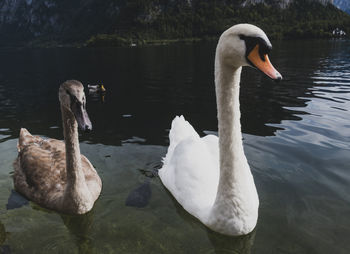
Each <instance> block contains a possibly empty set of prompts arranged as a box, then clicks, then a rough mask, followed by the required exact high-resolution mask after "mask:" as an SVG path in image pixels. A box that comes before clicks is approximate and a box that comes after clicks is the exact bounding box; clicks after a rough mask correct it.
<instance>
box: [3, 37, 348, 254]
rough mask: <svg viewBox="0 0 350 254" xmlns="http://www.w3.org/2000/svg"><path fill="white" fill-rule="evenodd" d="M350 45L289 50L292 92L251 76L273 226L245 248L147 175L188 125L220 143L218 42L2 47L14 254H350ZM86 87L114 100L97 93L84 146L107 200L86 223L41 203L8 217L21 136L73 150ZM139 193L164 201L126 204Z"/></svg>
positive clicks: (285, 57)
mask: <svg viewBox="0 0 350 254" xmlns="http://www.w3.org/2000/svg"><path fill="white" fill-rule="evenodd" d="M349 48H350V41H345V40H332V41H285V42H280V43H275V44H274V50H273V51H272V54H271V57H270V58H271V60H272V62H273V64H274V65H275V67H276V68H277V69H278V70H279V71H280V72H281V73H282V75H283V76H284V78H285V79H284V81H283V82H281V83H279V84H275V83H273V82H272V81H270V80H269V79H267V78H266V77H264V76H263V75H262V74H261V73H259V72H258V71H256V70H253V69H248V68H246V69H244V71H243V75H242V85H241V111H242V119H241V121H242V131H243V133H244V148H245V152H246V156H247V158H248V161H249V164H250V165H251V168H252V171H253V174H254V177H255V182H256V185H257V189H258V193H259V197H260V215H259V221H258V225H257V228H256V230H255V231H254V232H253V233H252V234H250V235H248V236H245V237H238V238H232V237H226V236H222V235H219V234H216V233H214V232H211V231H210V230H208V229H206V228H205V227H204V226H203V225H202V224H201V223H199V222H198V221H197V220H196V219H195V218H193V217H192V216H191V215H189V214H187V213H186V212H185V211H184V210H183V209H182V208H181V206H179V205H178V204H177V203H176V202H175V200H174V199H173V198H172V197H171V195H170V194H169V193H168V192H167V191H166V189H165V188H164V187H163V186H162V184H161V182H160V180H159V178H157V177H153V178H149V177H147V176H149V175H150V174H149V173H148V171H152V170H154V169H156V168H158V167H159V166H160V165H161V158H162V157H163V156H164V155H165V153H166V149H167V145H168V131H169V128H170V123H171V120H172V119H173V118H174V116H175V115H180V114H183V115H184V116H185V117H186V119H187V120H189V121H190V122H191V124H192V125H193V126H194V127H195V128H196V130H197V131H198V132H199V133H200V134H201V135H204V134H205V133H212V132H214V133H216V132H217V120H216V104H215V103H216V102H215V91H214V83H213V78H214V77H213V59H214V52H215V44H193V45H170V46H158V47H145V48H113V49H112V48H111V49H86V48H82V49H69V48H68V49H67V48H59V49H0V59H1V61H0V246H2V247H0V253H1V251H3V252H4V251H7V252H10V253H259V254H260V253H269V254H270V253H344V254H345V253H350V242H349V237H350V216H349V214H350V191H349V186H350V156H349V152H350V145H349V142H350V120H349V119H350V112H349V110H350V51H349ZM72 78H74V79H78V80H80V81H82V82H83V84H85V85H87V84H88V83H92V84H96V83H99V82H102V83H103V84H104V85H105V87H106V89H107V93H106V95H105V97H104V103H102V98H101V97H99V96H91V95H90V96H88V101H87V109H88V112H89V115H90V118H91V121H92V123H93V127H94V130H93V132H92V133H90V134H88V135H87V134H84V135H81V137H80V140H81V150H82V152H83V153H84V154H85V155H86V156H87V157H88V158H89V159H90V161H91V162H92V164H93V165H94V166H95V167H96V168H97V171H98V172H99V174H100V176H101V178H102V181H103V190H102V194H101V197H100V198H99V200H98V201H97V202H96V204H95V207H94V209H93V210H92V211H91V212H90V213H88V214H87V215H83V216H67V215H60V214H57V213H55V212H52V211H48V210H44V209H42V208H40V207H38V206H37V205H35V204H33V203H30V204H29V205H28V206H24V207H22V208H19V209H14V210H6V204H7V202H8V197H9V196H10V193H11V190H12V189H13V184H12V178H11V172H12V171H13V168H12V162H13V160H14V159H15V157H16V155H17V151H16V142H17V140H16V139H17V138H18V132H19V129H20V128H21V127H26V128H27V129H28V130H29V131H30V132H31V133H33V134H38V135H42V136H47V137H53V138H58V139H62V126H61V118H60V111H59V104H58V98H57V97H58V96H57V92H58V87H59V85H60V83H61V82H63V81H64V80H66V79H72ZM142 186H143V187H142ZM145 186H146V187H145ZM137 188H141V190H145V188H146V190H147V191H146V193H150V195H148V196H147V195H146V196H147V197H145V199H146V204H147V205H146V206H145V207H143V208H135V207H128V206H126V205H125V201H126V200H127V198H128V196H129V195H130V193H132V192H133V191H134V190H135V189H136V190H137Z"/></svg>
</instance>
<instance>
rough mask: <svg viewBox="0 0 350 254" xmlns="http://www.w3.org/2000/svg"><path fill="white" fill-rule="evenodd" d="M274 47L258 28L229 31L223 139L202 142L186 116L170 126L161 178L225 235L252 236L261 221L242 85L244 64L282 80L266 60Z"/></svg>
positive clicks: (221, 83) (223, 47) (219, 53)
mask: <svg viewBox="0 0 350 254" xmlns="http://www.w3.org/2000/svg"><path fill="white" fill-rule="evenodd" d="M271 48H272V46H271V43H270V41H269V39H268V38H267V36H266V34H265V33H264V32H263V31H262V30H261V29H260V28H258V27H256V26H253V25H249V24H240V25H236V26H233V27H231V28H230V29H228V30H226V31H225V32H224V33H223V34H222V35H221V37H220V39H219V42H218V45H217V48H216V57H215V86H216V97H217V108H218V122H219V126H218V129H219V138H217V137H216V136H213V135H208V136H205V137H203V138H200V137H199V135H198V134H197V133H196V131H195V130H194V129H193V127H192V126H191V125H190V124H189V123H188V122H187V121H185V119H184V118H183V117H182V116H181V117H176V118H175V119H174V120H173V122H172V125H171V130H170V133H169V139H170V145H169V148H168V152H167V154H166V157H165V158H164V164H163V167H162V168H161V169H160V171H159V176H160V178H161V180H162V182H163V184H164V185H165V186H166V188H167V189H168V190H169V191H170V192H171V193H172V194H173V196H174V197H175V198H176V200H177V201H178V202H179V203H180V204H181V205H182V206H183V208H184V209H185V210H186V211H188V212H189V213H190V214H192V215H193V216H195V217H196V218H198V219H199V220H200V221H201V222H202V223H203V224H205V225H206V226H207V227H209V228H210V229H212V230H214V231H217V232H219V233H222V234H226V235H244V234H248V233H249V232H251V231H252V230H253V229H254V228H255V226H256V223H257V218H258V207H259V198H258V194H257V191H256V187H255V184H254V179H253V176H252V174H251V171H250V168H249V165H248V162H247V159H246V157H245V155H244V150H243V144H242V134H241V124H240V109H239V86H240V84H239V83H240V76H241V69H242V66H252V67H256V68H258V69H260V70H261V71H263V72H264V73H265V74H267V75H268V76H269V77H271V78H272V79H276V80H280V79H282V76H281V75H280V74H279V73H278V72H277V71H276V70H275V68H274V67H273V66H272V64H271V63H270V61H269V59H268V56H267V53H268V52H269V51H270V49H271Z"/></svg>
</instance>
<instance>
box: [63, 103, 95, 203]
mask: <svg viewBox="0 0 350 254" xmlns="http://www.w3.org/2000/svg"><path fill="white" fill-rule="evenodd" d="M61 111H62V120H63V130H64V141H65V147H66V170H67V185H66V190H65V193H64V202H68V203H70V205H69V206H68V205H67V207H72V206H75V207H77V208H78V209H88V207H86V204H88V205H87V206H90V205H91V206H92V205H93V202H92V200H91V197H90V195H87V194H88V193H90V192H89V189H88V187H87V185H86V182H85V176H84V173H83V170H82V163H81V154H80V147H79V135H78V123H77V121H76V120H75V117H74V115H73V113H72V112H71V111H70V110H68V109H66V108H65V107H63V106H61ZM90 201H91V202H90ZM90 203H91V204H90ZM81 206H84V207H81Z"/></svg>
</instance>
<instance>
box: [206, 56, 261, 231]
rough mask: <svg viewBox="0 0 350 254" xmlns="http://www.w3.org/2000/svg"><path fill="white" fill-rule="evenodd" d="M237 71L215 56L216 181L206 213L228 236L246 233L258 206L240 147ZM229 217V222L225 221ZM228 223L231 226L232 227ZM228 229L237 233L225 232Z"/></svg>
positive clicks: (252, 226) (212, 225) (251, 178)
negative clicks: (216, 187) (211, 205)
mask: <svg viewBox="0 0 350 254" xmlns="http://www.w3.org/2000/svg"><path fill="white" fill-rule="evenodd" d="M241 70H242V67H237V68H232V67H229V66H227V65H225V64H224V63H223V62H221V59H220V56H219V54H218V52H217V54H216V59H215V85H216V99H217V108H218V122H219V127H218V128H219V151H220V152H219V153H220V178H219V185H218V191H217V196H216V200H215V203H214V205H213V208H212V210H211V213H210V221H211V222H210V224H211V227H215V228H216V230H217V231H219V232H221V233H226V234H231V235H232V234H233V235H235V234H237V235H238V234H242V233H245V232H250V231H251V230H252V228H254V227H255V224H256V219H257V208H258V207H257V205H258V203H259V202H258V196H257V192H256V188H255V184H254V179H253V177H252V174H251V171H250V168H249V165H248V163H247V159H246V157H245V155H244V150H243V143H242V133H241V123H240V117H241V113H240V108H239V90H240V77H241ZM255 215H256V216H255ZM230 217H231V218H232V220H230V219H228V218H230ZM247 217H249V218H247ZM253 217H255V219H254V218H253ZM254 220H255V221H254ZM228 223H232V227H230V226H228V225H227V224H228ZM253 224H254V225H253ZM221 228H222V230H221ZM230 228H232V229H234V230H238V231H233V232H231V231H227V230H229V229H230ZM223 230H224V232H223Z"/></svg>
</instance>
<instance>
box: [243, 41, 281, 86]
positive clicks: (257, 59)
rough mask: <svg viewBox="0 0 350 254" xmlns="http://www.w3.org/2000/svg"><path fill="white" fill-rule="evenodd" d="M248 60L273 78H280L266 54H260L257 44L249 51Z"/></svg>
mask: <svg viewBox="0 0 350 254" xmlns="http://www.w3.org/2000/svg"><path fill="white" fill-rule="evenodd" d="M247 58H248V60H249V61H250V62H251V63H252V64H253V65H254V66H255V67H256V68H258V69H259V70H261V71H262V72H263V73H265V74H266V75H267V76H269V77H270V78H272V79H274V80H281V79H282V75H281V74H280V73H279V72H278V71H277V70H276V69H275V67H273V65H272V64H271V62H270V60H269V57H268V55H267V54H264V55H261V54H260V52H259V44H257V45H256V46H255V48H254V49H253V50H252V51H251V52H250V53H249V55H248V57H247Z"/></svg>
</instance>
